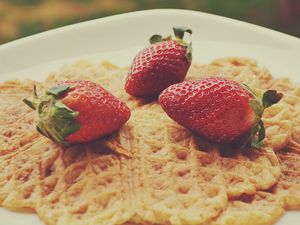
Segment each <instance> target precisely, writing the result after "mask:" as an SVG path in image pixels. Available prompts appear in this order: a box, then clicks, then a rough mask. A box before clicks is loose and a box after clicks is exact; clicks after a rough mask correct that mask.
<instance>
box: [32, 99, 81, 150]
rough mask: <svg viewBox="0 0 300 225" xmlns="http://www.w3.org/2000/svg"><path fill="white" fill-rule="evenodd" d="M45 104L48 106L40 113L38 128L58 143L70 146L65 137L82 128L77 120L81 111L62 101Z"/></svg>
mask: <svg viewBox="0 0 300 225" xmlns="http://www.w3.org/2000/svg"><path fill="white" fill-rule="evenodd" d="M45 104H47V107H43V109H41V110H40V113H39V116H40V121H39V123H38V125H37V130H38V131H39V132H40V133H42V134H43V135H45V136H46V137H48V138H50V139H51V140H53V141H55V142H56V143H60V144H63V145H65V146H68V143H67V142H66V141H65V138H66V137H67V136H69V135H70V134H72V133H74V132H76V131H78V130H79V129H80V124H79V123H77V122H76V120H75V118H76V117H77V116H78V114H79V113H78V112H75V111H73V110H71V109H69V108H68V107H67V106H66V105H64V104H63V103H61V102H60V101H56V102H54V104H53V103H51V102H50V103H49V102H44V105H45Z"/></svg>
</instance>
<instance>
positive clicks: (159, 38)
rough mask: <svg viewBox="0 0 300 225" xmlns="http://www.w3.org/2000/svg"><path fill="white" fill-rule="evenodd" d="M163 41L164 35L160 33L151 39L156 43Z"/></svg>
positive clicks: (151, 42) (152, 42)
mask: <svg viewBox="0 0 300 225" xmlns="http://www.w3.org/2000/svg"><path fill="white" fill-rule="evenodd" d="M162 41H163V37H162V36H161V35H159V34H154V35H152V36H151V37H150V39H149V42H150V44H155V43H158V42H162Z"/></svg>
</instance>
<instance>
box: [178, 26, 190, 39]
mask: <svg viewBox="0 0 300 225" xmlns="http://www.w3.org/2000/svg"><path fill="white" fill-rule="evenodd" d="M173 31H174V35H175V37H176V38H178V39H183V37H184V33H185V32H187V33H189V34H192V33H193V32H192V30H191V29H190V28H188V27H173Z"/></svg>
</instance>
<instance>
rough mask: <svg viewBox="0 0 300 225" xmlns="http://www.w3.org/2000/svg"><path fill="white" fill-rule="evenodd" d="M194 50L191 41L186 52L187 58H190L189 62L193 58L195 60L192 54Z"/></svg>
mask: <svg viewBox="0 0 300 225" xmlns="http://www.w3.org/2000/svg"><path fill="white" fill-rule="evenodd" d="M192 52H193V49H192V42H190V43H189V44H188V46H187V48H186V53H185V57H186V58H187V60H188V61H189V62H192V60H193V54H192Z"/></svg>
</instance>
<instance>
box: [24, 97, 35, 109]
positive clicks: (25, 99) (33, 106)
mask: <svg viewBox="0 0 300 225" xmlns="http://www.w3.org/2000/svg"><path fill="white" fill-rule="evenodd" d="M23 102H24V103H25V104H26V105H28V106H29V107H30V108H32V109H33V110H36V107H37V104H36V103H35V102H34V101H30V100H28V99H27V98H24V99H23Z"/></svg>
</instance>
